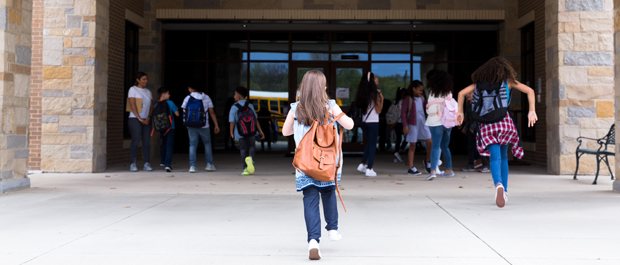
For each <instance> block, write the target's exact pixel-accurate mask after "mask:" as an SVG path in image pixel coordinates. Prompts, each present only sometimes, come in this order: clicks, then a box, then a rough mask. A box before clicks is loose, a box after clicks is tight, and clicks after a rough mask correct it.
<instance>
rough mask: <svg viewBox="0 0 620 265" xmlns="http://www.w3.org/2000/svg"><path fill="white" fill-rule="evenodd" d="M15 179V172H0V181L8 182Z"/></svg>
mask: <svg viewBox="0 0 620 265" xmlns="http://www.w3.org/2000/svg"><path fill="white" fill-rule="evenodd" d="M12 178H13V170H3V171H0V180H8V179H12Z"/></svg>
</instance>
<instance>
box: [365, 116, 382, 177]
mask: <svg viewBox="0 0 620 265" xmlns="http://www.w3.org/2000/svg"><path fill="white" fill-rule="evenodd" d="M362 131H363V132H364V136H366V138H368V144H366V148H365V149H364V156H362V164H366V165H368V169H372V164H374V163H375V153H376V152H377V137H378V136H379V123H378V122H370V123H364V126H362ZM366 162H368V163H366Z"/></svg>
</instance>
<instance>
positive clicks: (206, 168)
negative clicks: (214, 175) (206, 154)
mask: <svg viewBox="0 0 620 265" xmlns="http://www.w3.org/2000/svg"><path fill="white" fill-rule="evenodd" d="M205 170H206V171H215V166H214V165H213V164H211V163H207V167H205Z"/></svg>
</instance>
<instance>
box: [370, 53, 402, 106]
mask: <svg viewBox="0 0 620 265" xmlns="http://www.w3.org/2000/svg"><path fill="white" fill-rule="evenodd" d="M371 67H372V72H373V73H374V74H375V75H376V76H377V77H378V78H379V84H378V85H377V88H379V89H380V90H381V92H382V93H383V96H384V97H385V99H386V100H390V101H391V102H393V101H394V99H395V98H396V91H398V88H399V87H404V88H407V86H408V85H409V82H410V81H411V64H410V63H373V64H372V65H371ZM390 104H391V103H390ZM390 104H387V103H386V106H387V105H390Z"/></svg>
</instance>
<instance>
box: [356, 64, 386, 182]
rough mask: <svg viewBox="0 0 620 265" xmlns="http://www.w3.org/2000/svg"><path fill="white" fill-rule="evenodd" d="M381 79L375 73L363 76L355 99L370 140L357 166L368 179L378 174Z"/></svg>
mask: <svg viewBox="0 0 620 265" xmlns="http://www.w3.org/2000/svg"><path fill="white" fill-rule="evenodd" d="M378 84H379V78H377V77H376V76H375V75H374V74H373V73H371V72H368V73H367V74H366V75H364V76H362V80H361V81H360V84H359V86H358V88H357V96H356V98H355V104H356V106H357V107H358V108H359V109H360V110H361V111H362V113H364V118H363V122H364V126H363V127H362V131H363V132H364V136H365V137H366V138H367V139H368V143H366V147H365V148H364V155H363V156H362V162H361V163H360V164H359V166H357V170H358V171H359V172H362V173H364V174H366V177H376V176H377V172H375V170H374V169H373V164H374V162H375V153H376V152H377V137H378V136H379V113H381V111H382V110H383V94H381V90H379V89H378V88H377V85H378Z"/></svg>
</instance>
